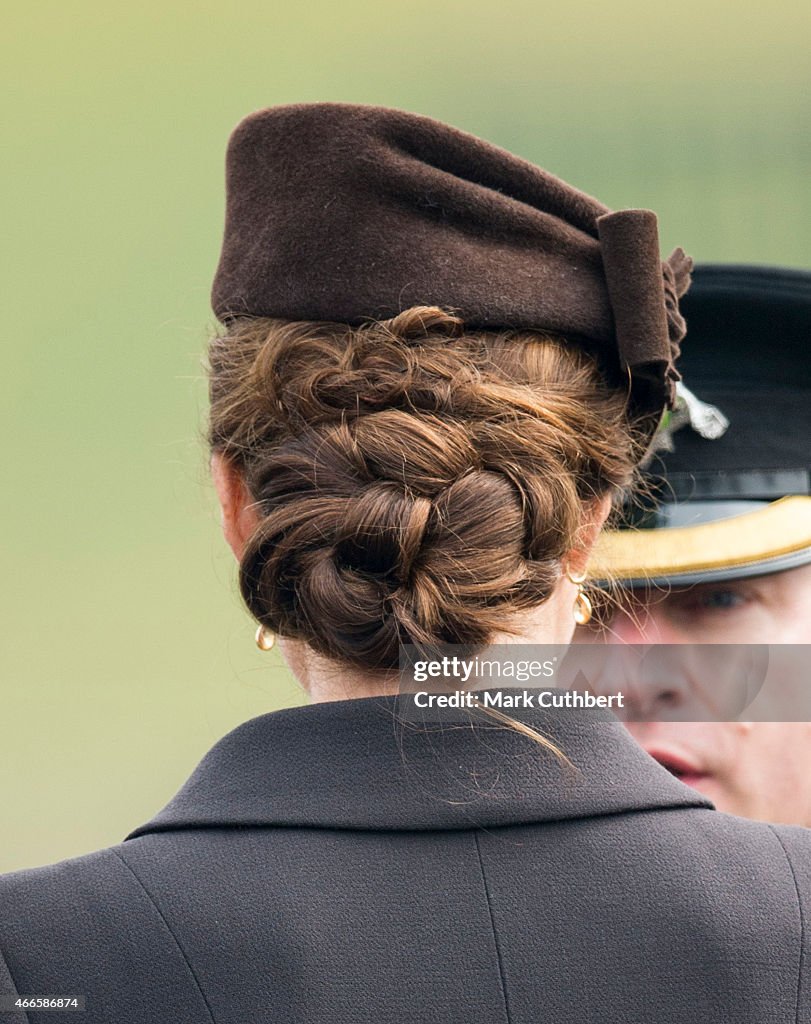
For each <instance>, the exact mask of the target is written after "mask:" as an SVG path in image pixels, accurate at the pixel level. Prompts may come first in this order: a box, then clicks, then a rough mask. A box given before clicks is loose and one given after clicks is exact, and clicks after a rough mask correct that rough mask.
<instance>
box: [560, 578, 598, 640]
mask: <svg viewBox="0 0 811 1024" xmlns="http://www.w3.org/2000/svg"><path fill="white" fill-rule="evenodd" d="M566 578H567V579H568V580H569V582H570V583H574V585H575V586H576V587H577V597H576V598H575V599H574V607H573V608H572V615H573V616H574V621H575V622H576V623H577V625H578V626H585V625H586V623H587V622H591V616H592V614H593V612H594V609H593V607H592V604H591V601H589V598H588V594H586V588H585V587H584V586H583V584H584V583H585V581H586V573H585V572H582V573H580V575H579V576H574V575H573V574H572V572H571V571H570V570H569V569H567V570H566Z"/></svg>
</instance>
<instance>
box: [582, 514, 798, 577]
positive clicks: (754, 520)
mask: <svg viewBox="0 0 811 1024" xmlns="http://www.w3.org/2000/svg"><path fill="white" fill-rule="evenodd" d="M808 563H811V496H805V495H794V496H791V497H787V498H781V499H780V500H779V501H774V502H771V503H769V504H768V505H764V506H763V507H762V508H759V509H757V510H756V511H753V512H748V513H745V514H743V515H738V516H734V517H733V518H730V519H724V520H719V521H716V522H710V523H702V524H701V525H697V526H687V527H674V528H671V529H654V530H644V529H638V530H633V529H629V530H606V531H605V532H604V533H603V534H602V536H601V537H600V540H599V541H598V542H597V545H596V547H595V550H594V554H593V556H592V559H591V563H590V565H589V576H590V577H591V578H592V579H594V580H614V581H616V582H618V583H621V584H623V585H625V586H631V587H633V586H645V585H651V584H653V585H670V586H673V585H690V584H693V583H705V582H711V581H715V580H729V579H737V578H741V577H745V576H761V575H765V574H766V573H772V572H782V571H784V570H786V569H793V568H796V567H798V566H800V565H805V564H808Z"/></svg>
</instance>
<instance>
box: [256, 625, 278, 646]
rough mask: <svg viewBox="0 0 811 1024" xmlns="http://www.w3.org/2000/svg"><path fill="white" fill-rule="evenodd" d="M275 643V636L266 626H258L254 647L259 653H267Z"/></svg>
mask: <svg viewBox="0 0 811 1024" xmlns="http://www.w3.org/2000/svg"><path fill="white" fill-rule="evenodd" d="M275 643H276V634H275V633H274V632H272V630H270V629H268V628H267V626H263V625H261V624H260V625H259V628H258V629H257V631H256V646H257V647H258V648H259V650H260V651H269V650H270V649H271V648H272V647H273V645H274V644H275Z"/></svg>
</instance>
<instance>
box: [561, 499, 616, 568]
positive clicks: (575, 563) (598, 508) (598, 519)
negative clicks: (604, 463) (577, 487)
mask: <svg viewBox="0 0 811 1024" xmlns="http://www.w3.org/2000/svg"><path fill="white" fill-rule="evenodd" d="M610 511H611V495H610V494H604V495H603V496H602V497H601V498H595V499H594V500H593V501H590V502H589V503H588V505H586V508H585V512H584V516H583V523H582V525H581V527H580V530H579V531H578V534H577V544H576V545H575V547H573V548H572V550H571V551H570V552H569V554H568V555H567V557H566V563H565V566H566V568H568V570H569V571H570V572H571V573H573V574H574V575H576V576H581V575H582V574H583V573H584V572H585V571H586V566H587V565H588V561H589V556H590V555H591V549H592V548H593V547H594V545H595V544H596V543H597V538H598V537H599V536H600V530H602V528H603V524H604V523H605V521H606V519H607V518H608V515H609V513H610Z"/></svg>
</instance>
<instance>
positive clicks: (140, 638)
mask: <svg viewBox="0 0 811 1024" xmlns="http://www.w3.org/2000/svg"><path fill="white" fill-rule="evenodd" d="M810 22H811V16H810V14H809V8H808V7H807V5H801V4H796V3H785V2H783V3H778V4H776V5H771V6H768V7H767V6H765V5H763V4H762V3H760V2H758V3H754V2H752V0H735V2H728V0H721V2H718V0H716V2H714V3H707V2H706V0H704V2H701V3H699V2H696V0H689V2H686V3H682V4H673V3H667V4H665V3H651V2H650V0H644V2H643V0H615V2H614V3H613V4H605V3H602V2H601V3H597V2H593V3H592V2H586V0H570V2H569V3H567V4H562V3H558V4H556V5H555V6H554V7H551V6H550V5H544V4H538V3H537V2H532V3H530V2H527V0H521V2H509V0H507V2H506V3H503V4H498V5H496V4H489V3H484V2H482V0H469V2H467V3H460V2H445V3H441V2H440V3H439V5H436V4H434V3H427V2H425V0H417V2H412V3H409V4H403V3H395V4H379V5H376V6H374V5H369V4H367V3H361V2H358V0H345V2H344V3H343V4H335V3H331V2H330V3H327V2H324V0H311V2H310V3H307V4H293V3H289V2H285V3H276V4H268V3H256V2H250V3H241V4H239V5H238V6H236V7H231V6H226V5H224V4H222V5H214V4H211V3H196V4H193V3H179V2H177V0H167V2H164V3H162V4H157V3H154V2H150V0H146V2H144V3H142V4H139V5H115V4H113V5H111V4H102V3H100V2H97V0H93V2H91V0H87V2H85V3H81V4H75V3H70V2H67V3H64V2H60V3H58V4H57V3H55V2H54V0H45V2H40V3H38V4H36V5H29V6H25V5H15V7H14V9H13V12H11V11H10V12H8V13H7V16H6V20H5V25H4V28H5V32H4V38H5V43H4V44H3V46H4V51H5V52H4V55H3V60H2V70H1V71H0V74H2V77H3V81H2V96H3V104H4V108H5V110H4V113H5V116H4V124H5V147H4V149H5V159H4V161H3V166H2V170H0V174H1V175H2V190H1V191H2V198H3V205H4V212H3V249H4V256H5V259H4V269H3V280H4V283H5V284H6V285H7V286H8V287H7V290H6V300H5V314H4V323H5V329H4V356H3V374H2V388H3V403H2V408H3V416H4V417H5V424H4V427H3V438H4V442H5V443H4V446H3V457H4V470H3V477H2V479H3V489H4V495H3V513H4V517H3V518H4V521H3V558H4V572H3V583H4V585H3V609H2V611H3V647H4V650H3V657H2V666H1V667H0V671H2V702H1V703H0V708H1V709H2V710H1V711H0V714H2V724H3V729H2V742H0V787H1V788H0V793H2V803H3V813H2V819H0V870H11V869H14V868H18V867H24V866H29V865H35V864H42V863H46V862H49V861H54V860H58V859H61V858H63V857H68V856H73V855H75V854H79V853H83V852H86V851H89V850H91V849H94V848H97V847H100V846H104V845H109V844H111V843H115V842H118V841H119V840H120V839H121V838H122V837H123V836H124V835H125V834H126V833H127V832H128V831H129V830H130V829H132V828H134V827H135V826H136V825H138V824H140V823H142V822H143V821H145V820H146V819H147V818H149V817H150V816H151V815H152V814H153V813H154V812H155V811H156V810H157V809H158V808H159V807H161V806H162V805H163V804H164V803H165V802H166V801H167V800H168V799H169V797H170V796H171V795H172V794H173V793H174V792H175V790H176V789H177V787H178V786H179V785H180V784H181V782H182V781H183V780H184V779H185V778H186V777H187V775H188V774H189V772H190V771H191V769H192V768H193V766H194V765H195V763H196V762H197V760H198V759H199V757H200V756H201V755H202V754H203V753H204V752H205V750H206V749H208V747H209V746H210V745H211V744H212V743H213V742H214V741H215V740H216V739H217V738H218V737H220V736H221V735H223V734H224V733H225V732H226V731H228V730H229V729H230V728H232V727H233V726H235V725H236V724H237V723H239V722H240V721H243V720H244V719H246V718H249V717H251V716H253V715H257V714H261V713H263V712H264V711H267V710H271V709H274V708H277V707H282V706H288V705H291V704H295V703H301V702H302V701H303V696H302V694H301V692H300V691H299V689H298V688H297V686H296V684H295V682H294V681H293V680H292V678H291V677H290V676H289V674H288V673H287V671H286V669H285V668H284V666H283V664H282V662H281V661H280V659H279V656H278V654H277V652H275V651H274V652H272V654H271V655H269V656H268V655H264V656H263V655H260V654H259V652H258V651H256V650H255V648H254V645H253V639H252V635H253V628H252V625H251V622H250V620H249V618H248V616H247V614H246V613H245V612H244V611H243V610H242V609H241V607H240V604H239V600H238V596H237V593H236V588H235V583H234V571H233V566H232V560H231V555H230V552H229V551H228V550H227V549H226V547H225V545H224V543H223V542H222V540H221V538H220V536H219V533H218V516H217V514H216V511H215V502H214V496H213V491H212V488H211V486H210V484H209V482H208V479H207V466H206V456H205V454H204V451H203V447H202V445H201V443H200V435H201V432H202V429H203V423H204V416H205V404H206V402H205V384H204V381H203V379H202V374H201V363H200V360H201V356H202V354H203V352H204V348H205V341H206V337H207V334H208V332H209V331H210V329H211V327H212V317H211V314H210V311H209V308H208V289H209V284H210V281H211V278H212V274H213V271H214V267H215V264H216V260H217V255H218V246H219V240H220V233H221V227H222V215H223V172H222V165H223V155H224V150H225V144H226V139H227V136H228V133H229V131H230V130H231V128H232V127H233V126H234V124H235V123H236V122H237V121H238V120H239V119H240V118H241V117H242V116H243V115H244V114H246V113H248V112H250V111H252V110H255V109H257V108H260V107H264V106H269V105H272V104H276V103H286V102H294V101H308V100H326V99H329V100H344V101H354V102H368V103H378V104H384V105H388V106H397V107H403V108H406V109H410V110H415V111H418V112H420V113H424V114H428V115H431V116H434V117H437V118H440V119H442V120H446V121H450V122H451V123H453V124H456V125H457V126H459V127H462V128H465V129H467V130H469V131H472V132H475V133H477V134H480V135H483V136H484V137H486V138H488V139H490V140H492V141H494V142H497V143H499V144H501V145H503V146H506V147H508V148H510V149H512V150H514V151H516V152H518V153H519V154H521V155H522V156H525V157H528V158H529V159H532V160H534V161H536V162H537V163H540V164H541V165H542V166H544V167H546V168H548V169H549V170H551V171H553V172H555V173H557V174H559V175H561V176H562V177H564V178H566V179H567V180H569V181H570V182H572V183H573V184H575V185H577V186H579V187H580V188H582V189H584V190H586V191H588V192H591V193H593V194H595V195H596V196H598V197H599V198H600V199H601V200H603V201H604V202H605V203H607V204H608V205H610V206H613V207H622V206H650V207H652V208H653V209H655V210H657V212H658V213H659V215H660V225H661V234H662V244H663V248H664V249H665V250H666V251H669V249H670V248H671V247H672V246H673V245H676V244H681V245H683V246H684V247H685V248H686V249H687V250H688V251H689V252H690V253H692V254H693V255H694V256H695V257H697V258H698V259H702V260H728V261H760V262H774V263H783V264H789V265H796V266H803V265H808V264H809V262H811V261H810V260H809V244H808V239H809V235H810V234H811V204H809V201H808V192H807V189H808V168H809V149H810V148H811V133H810V132H809V130H808V129H809V124H808V112H809V108H808V102H807V97H808V88H809V81H808V78H809V75H808V56H807V51H808V39H809V27H811V25H810Z"/></svg>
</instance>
